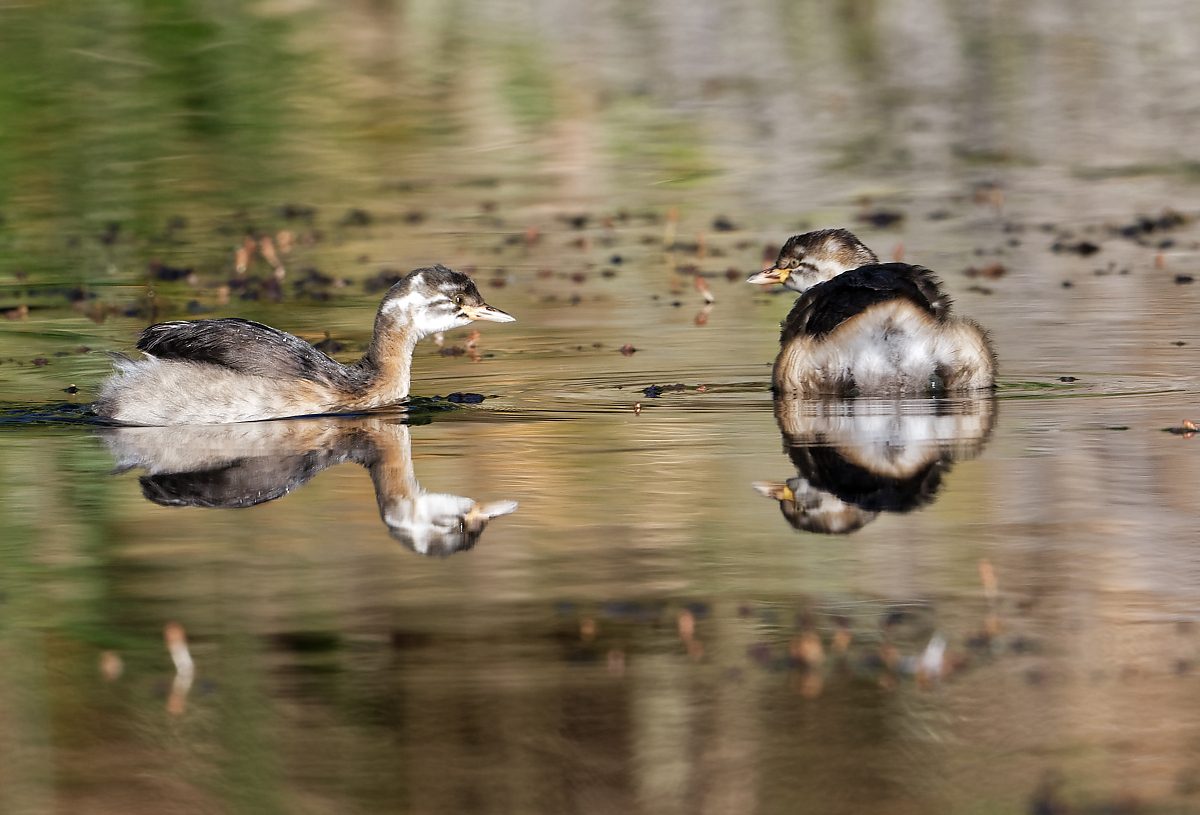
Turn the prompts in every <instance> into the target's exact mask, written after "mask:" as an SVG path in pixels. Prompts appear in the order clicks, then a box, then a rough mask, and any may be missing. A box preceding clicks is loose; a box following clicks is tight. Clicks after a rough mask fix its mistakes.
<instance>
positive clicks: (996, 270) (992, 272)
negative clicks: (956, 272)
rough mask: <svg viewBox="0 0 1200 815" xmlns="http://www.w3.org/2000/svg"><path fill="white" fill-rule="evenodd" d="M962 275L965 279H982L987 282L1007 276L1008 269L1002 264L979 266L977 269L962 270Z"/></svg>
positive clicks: (971, 267) (972, 267)
mask: <svg viewBox="0 0 1200 815" xmlns="http://www.w3.org/2000/svg"><path fill="white" fill-rule="evenodd" d="M963 274H964V275H966V276H967V277H982V278H985V279H987V280H996V279H997V278H1000V277H1004V275H1006V274H1008V269H1007V268H1005V266H1004V264H1003V263H989V264H988V265H987V266H980V267H979V268H976V267H974V266H968V267H967V268H966V269H964V270H963Z"/></svg>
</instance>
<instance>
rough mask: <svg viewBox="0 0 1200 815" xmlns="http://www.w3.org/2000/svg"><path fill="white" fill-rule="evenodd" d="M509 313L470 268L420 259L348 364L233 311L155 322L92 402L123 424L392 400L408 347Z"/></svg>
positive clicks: (263, 415)
mask: <svg viewBox="0 0 1200 815" xmlns="http://www.w3.org/2000/svg"><path fill="white" fill-rule="evenodd" d="M514 319H515V318H514V317H512V316H510V315H508V314H506V313H504V312H503V311H500V310H499V309H495V308H492V307H491V306H489V305H488V304H487V303H485V302H484V301H483V297H481V296H480V294H479V290H478V289H476V288H475V284H474V283H473V282H472V281H471V278H469V277H467V276H466V275H464V274H461V273H459V272H455V271H452V270H450V269H447V268H446V267H444V266H433V267H431V268H427V269H417V270H416V271H413V272H411V273H410V274H409V275H408V276H406V277H405V278H404V279H403V280H401V281H399V282H398V283H396V285H394V286H392V287H391V289H389V290H388V292H387V294H386V295H384V298H383V302H382V303H380V305H379V311H378V313H377V314H376V315H375V332H374V335H373V336H372V337H371V345H370V347H369V348H368V349H367V352H366V354H364V355H363V358H362V359H360V360H359V361H357V362H355V363H352V364H350V365H343V364H341V363H340V362H336V361H335V360H333V359H331V358H329V357H328V356H326V355H325V354H323V353H321V352H320V351H318V350H317V349H316V348H314V347H313V346H312V345H310V344H308V343H307V342H305V341H304V340H302V339H300V338H299V337H295V336H293V335H291V334H288V333H286V332H283V331H280V330H278V329H275V328H271V327H270V326H265V325H262V324H261V323H255V322H251V321H250V320H241V319H237V318H231V319H223V320H192V321H176V322H169V323H159V324H157V325H152V326H150V327H149V328H147V329H146V330H145V331H143V332H142V334H141V336H140V337H139V338H138V343H137V347H138V349H139V350H140V351H142V352H143V353H144V354H145V355H146V358H145V359H142V360H137V361H134V360H131V359H128V358H126V357H123V356H118V357H117V358H116V367H117V371H116V373H115V374H113V376H111V377H110V378H109V379H108V381H107V382H105V383H104V386H103V387H102V389H101V391H100V398H99V399H98V400H97V401H96V403H95V405H94V406H93V409H94V410H95V412H96V414H97V415H99V416H102V417H104V418H106V419H110V420H112V421H115V422H120V423H121V424H129V425H185V424H226V423H232V422H250V421H257V420H260V419H280V418H286V417H289V416H308V415H313V414H321V413H346V412H356V411H363V410H369V409H371V408H377V407H383V406H385V405H391V404H395V403H396V402H399V401H400V400H402V399H404V398H405V397H406V396H408V388H409V379H410V375H409V372H410V369H411V367H412V354H413V348H414V347H415V346H416V344H417V342H418V341H419V340H420V339H421V338H423V337H427V336H429V335H430V334H434V333H437V332H439V331H449V330H450V329H452V328H459V327H461V326H464V325H467V324H469V323H470V322H472V321H473V320H489V321H491V322H497V323H507V322H512V321H513V320H514Z"/></svg>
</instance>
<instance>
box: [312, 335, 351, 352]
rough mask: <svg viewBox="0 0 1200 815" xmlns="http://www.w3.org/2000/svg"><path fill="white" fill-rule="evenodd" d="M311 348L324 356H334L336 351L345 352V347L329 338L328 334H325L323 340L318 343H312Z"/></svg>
mask: <svg viewBox="0 0 1200 815" xmlns="http://www.w3.org/2000/svg"><path fill="white" fill-rule="evenodd" d="M313 348H316V349H317V350H318V351H320V352H322V353H324V354H336V353H337V352H338V351H343V350H345V348H346V346H345V345H344V344H343V343H340V342H338V341H337V340H335V339H334V338H333V337H331V336H329V332H328V331H326V332H325V339H323V340H321V341H320V342H316V343H313Z"/></svg>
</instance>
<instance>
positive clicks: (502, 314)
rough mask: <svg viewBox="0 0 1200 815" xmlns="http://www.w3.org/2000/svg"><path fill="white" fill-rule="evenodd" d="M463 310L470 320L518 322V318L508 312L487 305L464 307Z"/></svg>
mask: <svg viewBox="0 0 1200 815" xmlns="http://www.w3.org/2000/svg"><path fill="white" fill-rule="evenodd" d="M462 310H463V314H465V315H467V319H469V320H484V321H485V322H489V323H515V322H516V321H517V318H516V317H514V316H512V315H511V314H509V313H508V312H506V311H501V310H500V309H498V308H492V307H491V306H489V305H488V304H487V303H481V304H479V305H478V306H463V307H462Z"/></svg>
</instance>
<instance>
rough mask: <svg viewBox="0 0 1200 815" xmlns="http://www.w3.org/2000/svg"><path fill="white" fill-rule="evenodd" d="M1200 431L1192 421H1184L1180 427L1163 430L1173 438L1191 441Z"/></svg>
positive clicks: (1199, 427)
mask: <svg viewBox="0 0 1200 815" xmlns="http://www.w3.org/2000/svg"><path fill="white" fill-rule="evenodd" d="M1198 430H1200V426H1197V425H1196V423H1195V422H1193V421H1192V420H1191V419H1184V420H1183V421H1181V422H1180V423H1179V426H1178V427H1164V428H1163V432H1164V433H1170V434H1171V435H1172V436H1183V437H1184V438H1185V439H1190V438H1191V437H1192V436H1194V435H1196V431H1198Z"/></svg>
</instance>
